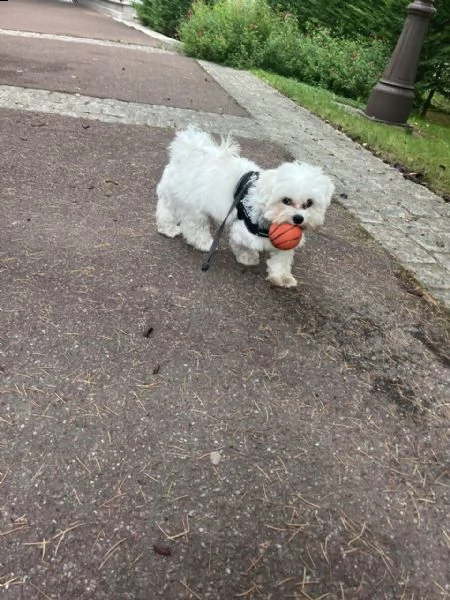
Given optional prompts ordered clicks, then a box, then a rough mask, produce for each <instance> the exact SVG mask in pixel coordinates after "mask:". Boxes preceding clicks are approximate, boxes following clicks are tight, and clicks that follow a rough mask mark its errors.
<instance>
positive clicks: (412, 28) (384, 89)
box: [365, 0, 436, 125]
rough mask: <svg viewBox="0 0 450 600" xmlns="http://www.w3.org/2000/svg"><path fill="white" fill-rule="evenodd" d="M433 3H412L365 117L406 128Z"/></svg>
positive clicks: (422, 0)
mask: <svg viewBox="0 0 450 600" xmlns="http://www.w3.org/2000/svg"><path fill="white" fill-rule="evenodd" d="M435 12H436V9H435V7H434V5H433V0H413V2H412V3H411V4H410V5H409V6H408V8H407V13H408V16H407V17H406V21H405V24H404V26H403V31H402V33H401V35H400V37H399V39H398V42H397V46H396V47H395V50H394V52H393V54H392V56H391V60H390V61H389V64H388V66H387V67H386V69H385V70H384V73H383V75H382V76H381V79H380V81H379V82H378V83H377V85H376V86H375V87H374V88H373V90H372V93H371V95H370V98H369V102H368V104H367V108H366V110H365V114H366V116H368V117H371V118H373V119H375V120H377V121H384V122H386V123H392V124H396V125H405V124H406V121H407V120H408V117H409V114H410V112H411V108H412V105H413V102H414V84H415V82H416V76H417V69H418V66H419V59H420V52H421V50H422V46H423V41H424V39H425V34H426V32H427V29H428V23H429V21H430V19H431V17H432V16H433V15H434V14H435Z"/></svg>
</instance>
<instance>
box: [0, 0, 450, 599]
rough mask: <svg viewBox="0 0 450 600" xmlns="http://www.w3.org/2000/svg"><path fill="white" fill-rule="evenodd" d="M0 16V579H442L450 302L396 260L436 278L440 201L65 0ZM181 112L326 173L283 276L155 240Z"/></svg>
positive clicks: (448, 550) (157, 42)
mask: <svg viewBox="0 0 450 600" xmlns="http://www.w3.org/2000/svg"><path fill="white" fill-rule="evenodd" d="M0 23H1V27H2V29H1V31H0V137H1V149H2V161H1V164H0V173H1V189H0V195H1V202H0V221H1V223H2V236H1V240H0V277H1V284H0V596H2V595H4V596H5V598H8V600H39V599H41V598H46V599H51V600H112V599H113V600H116V599H120V600H153V599H157V598H161V599H163V600H193V599H196V600H199V599H200V600H231V599H232V598H245V599H246V600H261V599H264V600H284V599H286V600H287V599H288V598H293V599H297V600H305V599H306V600H310V599H312V598H315V599H318V598H322V599H323V600H325V598H326V599H327V600H387V599H389V600H391V599H392V600H394V599H400V598H404V599H405V600H412V598H414V599H415V600H416V599H417V600H445V599H447V598H448V596H449V593H450V589H449V582H450V571H449V569H450V543H449V540H450V531H449V528H448V526H447V523H448V515H449V511H450V497H449V489H450V473H449V469H448V448H449V443H450V442H449V431H450V428H449V427H448V424H449V417H450V407H449V404H448V389H449V386H450V373H449V369H448V366H449V358H448V347H449V328H448V318H447V314H446V312H445V311H442V310H441V309H440V307H439V306H437V305H436V302H434V301H433V299H432V298H431V296H430V295H429V294H427V293H426V292H423V293H422V291H421V289H419V288H418V287H417V285H416V284H415V283H414V282H412V281H411V280H410V278H408V277H406V276H405V272H404V270H403V269H402V268H401V267H400V266H399V264H398V262H397V261H396V259H395V256H398V257H399V258H401V259H402V261H403V264H405V265H407V266H408V267H412V268H416V267H419V268H420V269H422V268H424V267H425V271H426V273H427V274H428V275H429V276H430V274H431V275H432V276H433V277H434V279H433V282H434V285H433V286H431V285H430V283H428V289H429V290H431V291H432V292H433V294H435V296H436V297H439V298H442V299H443V300H445V297H446V296H445V294H446V293H447V288H446V280H442V279H441V275H442V273H443V271H442V269H443V268H444V267H443V264H444V261H443V259H444V258H445V256H446V251H447V250H448V246H446V245H445V244H447V241H448V238H447V237H445V235H444V234H445V231H444V227H445V226H446V223H448V221H446V220H445V219H444V218H442V217H440V215H444V214H445V210H446V208H447V205H445V204H444V203H443V202H442V201H441V200H440V199H438V198H436V197H434V196H433V195H432V194H429V193H428V192H427V191H426V190H425V189H423V188H420V187H416V186H414V185H413V184H410V183H408V182H405V181H404V180H403V179H402V178H401V176H399V175H398V174H397V173H396V172H393V171H392V170H391V169H389V168H388V167H387V166H386V165H384V164H383V163H381V162H380V161H378V160H377V159H374V158H373V157H372V156H371V155H369V154H368V153H367V152H365V151H364V150H363V149H361V148H360V147H359V146H358V145H356V144H354V143H353V142H350V141H349V140H348V139H347V138H345V136H343V135H341V134H339V133H336V132H334V131H333V130H332V129H331V128H329V127H328V126H326V125H325V124H323V123H322V122H321V121H318V120H317V119H315V118H313V117H311V115H309V113H307V112H306V111H303V110H302V109H299V108H297V107H295V106H294V105H293V104H292V103H291V102H289V101H287V100H286V99H284V98H283V97H281V96H280V95H279V94H277V93H276V92H273V91H272V90H271V89H270V88H268V87H267V86H265V85H264V84H262V83H261V82H260V81H258V80H257V79H256V78H254V77H252V76H251V75H248V74H246V73H242V72H236V71H233V70H230V69H226V68H222V67H218V66H216V65H212V64H208V63H204V62H200V63H199V62H197V61H194V60H190V59H187V58H186V57H183V56H180V55H178V54H177V53H175V52H174V51H173V45H170V44H169V43H166V42H165V40H164V39H161V38H158V39H156V38H152V37H150V36H148V35H145V34H144V33H142V32H140V31H134V30H133V29H131V28H128V27H125V26H124V25H123V24H120V23H117V22H115V21H112V20H111V19H110V18H106V17H105V16H103V15H99V14H98V13H93V12H92V11H90V10H89V9H87V8H85V7H83V6H81V5H80V4H72V3H69V2H58V1H57V0H39V2H36V0H11V2H0ZM191 123H197V124H199V125H201V126H202V127H205V128H207V129H208V130H210V131H213V132H217V133H228V132H229V131H230V130H231V131H233V132H234V133H235V134H236V135H238V136H239V141H240V144H241V146H242V150H243V153H244V154H245V155H246V156H249V157H250V158H251V159H253V160H255V161H256V162H257V163H258V164H260V165H261V166H262V167H264V168H269V167H272V166H275V165H277V164H278V163H279V162H280V161H283V160H286V159H289V158H290V157H291V155H292V154H294V155H295V156H297V157H298V158H300V159H307V160H311V161H312V162H319V163H321V164H324V166H325V168H326V169H327V171H329V172H330V173H331V175H332V176H333V177H334V179H335V181H336V184H337V200H338V202H334V203H333V204H332V206H331V207H330V210H329V213H328V218H327V221H326V223H325V226H324V227H323V228H322V229H321V230H320V231H319V232H317V233H315V234H313V235H308V236H307V238H308V239H307V243H306V244H305V246H304V248H302V251H301V252H299V253H298V258H297V259H296V261H295V264H294V267H293V268H294V273H295V275H296V277H297V279H298V280H299V286H298V288H297V289H295V290H281V289H275V288H273V287H271V286H270V285H268V283H267V282H266V281H265V268H264V264H261V265H258V266H255V267H251V268H244V267H242V266H240V265H237V264H236V262H235V261H234V258H233V257H232V255H231V253H230V252H229V249H228V248H227V246H226V243H224V244H223V245H222V247H221V249H220V251H219V252H218V253H217V255H216V256H215V259H214V265H213V267H212V268H211V269H210V270H209V271H208V273H202V272H201V269H200V267H201V260H202V257H201V254H200V253H198V252H196V251H195V250H193V249H192V248H190V247H188V246H187V245H186V244H184V243H183V242H182V241H181V240H178V239H176V240H169V239H167V238H164V237H163V236H160V235H158V233H157V231H156V226H155V221H154V207H155V187H156V184H157V182H158V180H159V178H160V176H161V173H162V170H163V168H164V166H165V164H166V161H167V152H166V151H167V145H168V143H169V142H170V140H171V139H172V138H173V131H174V128H178V127H184V126H185V125H188V124H191ZM344 195H345V197H344ZM344 203H345V205H346V207H347V208H344V207H343V206H342V204H344ZM350 213H353V214H354V215H356V216H357V217H358V218H357V219H355V218H354V217H353V216H352V214H350ZM361 223H362V224H363V225H364V227H365V228H366V229H367V230H370V231H373V232H374V234H375V235H377V236H378V237H379V238H380V239H381V238H382V237H383V235H385V236H386V238H387V239H386V240H384V241H383V244H384V245H385V247H386V248H388V249H389V250H390V253H388V252H386V251H385V250H384V249H383V248H382V247H381V246H380V244H379V243H378V242H376V241H375V240H374V239H372V238H371V237H370V236H368V235H367V234H366V233H365V232H364V231H363V230H362V229H361ZM419 226H422V227H425V226H426V230H425V231H423V233H424V235H423V236H422V235H421V233H420V232H421V230H420V228H419ZM431 227H433V228H434V229H431ZM438 227H439V230H438V229H437V228H438ZM402 228H403V229H404V233H402V234H401V235H399V232H402ZM411 228H412V229H411ZM395 236H397V237H395ZM416 238H417V239H416ZM395 240H397V242H395ZM394 244H396V247H395V248H394V247H393V246H394ZM408 245H409V246H408ZM410 246H411V247H412V249H411V248H410ZM393 256H394V258H393ZM430 281H431V280H430ZM423 296H425V297H423ZM2 597H3V596H2Z"/></svg>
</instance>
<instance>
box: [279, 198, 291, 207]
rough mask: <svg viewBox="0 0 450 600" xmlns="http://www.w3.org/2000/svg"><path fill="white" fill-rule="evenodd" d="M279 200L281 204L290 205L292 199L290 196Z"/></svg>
mask: <svg viewBox="0 0 450 600" xmlns="http://www.w3.org/2000/svg"><path fill="white" fill-rule="evenodd" d="M281 202H282V203H283V204H286V206H291V204H292V200H291V199H290V198H283V200H282V201H281Z"/></svg>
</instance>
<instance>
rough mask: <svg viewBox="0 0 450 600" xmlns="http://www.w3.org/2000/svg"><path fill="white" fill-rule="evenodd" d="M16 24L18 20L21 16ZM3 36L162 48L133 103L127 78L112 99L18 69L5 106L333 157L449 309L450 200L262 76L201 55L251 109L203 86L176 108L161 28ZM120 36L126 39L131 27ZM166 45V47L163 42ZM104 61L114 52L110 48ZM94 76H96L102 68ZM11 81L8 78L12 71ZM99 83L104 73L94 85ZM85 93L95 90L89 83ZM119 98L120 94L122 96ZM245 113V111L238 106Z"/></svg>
mask: <svg viewBox="0 0 450 600" xmlns="http://www.w3.org/2000/svg"><path fill="white" fill-rule="evenodd" d="M15 22H16V21H14V20H13V23H15ZM111 22H112V23H114V21H111ZM41 29H42V27H41ZM131 31H134V30H133V29H131ZM0 34H2V35H5V36H11V40H12V43H14V44H15V45H17V43H18V42H19V41H20V40H21V39H27V38H31V39H36V40H53V41H63V42H71V43H77V44H80V43H82V44H90V45H96V46H98V47H102V46H106V47H107V48H117V49H118V52H123V51H133V50H134V51H136V52H152V53H158V55H161V60H160V64H159V68H158V70H156V71H155V73H157V74H158V76H157V79H156V80H155V81H153V82H152V81H151V80H150V81H148V76H149V74H147V75H146V76H145V74H144V73H143V72H139V71H134V72H132V73H130V78H134V79H135V80H136V79H138V80H142V78H143V77H145V78H146V79H147V83H148V85H146V88H145V93H144V94H143V96H142V97H141V98H139V97H138V98H137V100H138V102H135V101H134V102H133V101H131V97H127V94H126V93H124V92H126V89H128V86H127V85H126V82H125V85H124V91H123V92H122V94H124V97H123V98H120V96H121V93H120V92H119V94H118V95H117V93H114V88H112V89H111V90H108V88H107V86H106V85H103V86H102V94H105V96H106V98H105V100H103V101H102V100H100V99H99V98H97V97H93V96H90V95H89V94H87V95H86V94H80V93H77V95H76V97H75V98H74V97H73V96H72V95H67V94H64V93H59V94H58V93H54V92H50V93H46V92H45V91H42V86H43V84H44V86H45V82H44V81H43V80H42V76H41V75H40V74H39V75H38V80H36V83H37V81H39V82H40V85H39V89H33V86H32V82H31V84H30V85H31V87H30V86H27V87H26V88H22V87H21V86H11V83H15V82H16V81H18V80H19V79H20V78H18V77H13V74H11V75H10V77H9V79H10V81H9V82H8V85H2V86H0V102H1V105H2V106H4V107H9V108H14V107H16V108H18V107H20V108H23V109H25V110H39V111H43V112H49V113H57V114H58V113H59V114H63V115H68V116H82V117H85V118H89V119H100V120H103V121H107V122H111V121H114V122H122V123H128V124H147V125H152V126H157V127H167V126H168V127H175V128H180V127H184V126H186V125H188V124H192V123H196V124H198V125H199V126H201V127H203V128H205V129H207V130H210V131H212V132H215V133H228V132H229V131H233V132H234V133H235V135H237V136H243V137H252V138H255V137H257V138H259V139H262V140H271V141H274V142H276V143H277V144H279V145H281V146H283V147H284V148H286V150H288V151H289V152H290V153H291V155H292V156H294V157H295V158H297V159H298V160H305V161H310V162H312V163H317V164H321V165H324V166H325V168H326V169H327V171H328V172H329V173H330V174H331V175H332V176H333V177H334V179H335V182H336V189H337V192H336V199H337V201H338V202H340V203H341V204H342V205H343V206H345V208H347V209H348V210H349V211H350V212H351V213H352V214H353V215H354V216H355V217H357V218H358V220H359V221H360V223H361V225H362V227H363V228H364V229H366V231H368V232H369V233H370V235H372V236H373V237H374V238H375V239H376V240H377V241H378V242H380V244H381V245H382V246H383V247H384V248H386V250H387V251H388V252H390V253H391V254H392V255H393V256H394V257H395V258H396V259H397V260H398V261H399V262H400V264H402V265H403V266H404V267H405V268H406V269H407V270H408V271H409V272H411V273H412V274H413V275H414V277H415V278H416V279H417V281H418V282H420V284H421V285H422V286H423V287H424V288H426V289H427V290H428V291H429V292H430V293H431V294H432V295H433V296H434V297H435V298H436V299H438V300H439V301H441V302H443V303H444V305H446V306H447V307H450V204H449V203H446V202H445V201H444V200H443V199H442V198H441V197H438V196H436V195H435V194H433V193H432V192H430V191H429V190H427V189H426V188H424V187H421V186H418V185H416V184H414V183H412V182H409V181H407V180H405V179H404V178H403V176H402V175H401V174H400V173H398V172H397V171H396V170H394V169H392V168H390V167H389V166H387V165H386V164H385V163H383V162H382V161H381V160H380V159H378V158H376V157H374V156H373V155H372V154H371V153H370V152H368V151H367V150H365V149H364V148H363V147H362V146H361V145H359V144H356V143H354V142H352V141H351V140H350V139H349V138H347V137H346V136H345V135H344V134H342V133H341V132H339V131H336V130H335V129H333V128H332V127H331V126H329V125H327V124H326V123H324V122H323V121H321V120H320V119H318V118H316V117H314V116H313V115H311V113H309V112H308V111H306V110H304V109H302V108H301V107H298V106H296V105H295V104H294V103H293V102H291V101H290V100H289V99H287V98H284V97H283V96H281V95H280V94H278V93H277V92H276V91H274V90H273V89H272V88H270V87H269V86H267V85H266V84H264V83H263V82H261V81H260V80H259V79H257V78H256V77H254V76H253V75H251V74H249V73H247V72H242V71H236V70H233V69H228V68H225V67H221V66H218V65H214V64H210V63H207V62H205V61H200V63H199V64H200V65H201V66H202V67H203V69H204V70H205V71H206V72H207V73H208V74H209V75H210V76H211V79H212V80H213V81H215V82H217V83H218V84H219V86H220V87H221V88H222V89H223V90H225V91H226V92H227V94H229V96H231V98H234V99H235V100H236V102H237V104H238V105H239V106H240V107H242V108H244V109H245V111H246V113H247V116H242V117H237V118H236V117H235V116H233V114H230V106H226V104H227V100H224V99H222V103H223V105H224V106H223V108H222V109H219V114H217V111H216V107H217V98H215V97H214V98H213V100H212V104H211V112H209V111H208V103H207V101H206V97H205V96H206V95H207V92H206V90H204V89H203V95H202V94H201V93H200V94H199V102H198V103H197V106H193V105H192V101H191V105H190V106H185V107H183V106H180V98H179V94H178V95H177V96H178V97H177V100H176V101H175V103H176V104H177V106H171V104H172V103H173V102H171V100H170V97H169V99H168V100H167V102H166V103H165V105H161V98H160V92H159V90H160V87H159V86H160V84H161V81H160V75H159V74H160V73H161V72H163V71H164V70H167V68H169V69H170V64H171V61H170V56H172V55H173V54H174V51H173V50H171V49H169V46H168V44H164V42H161V38H160V36H158V37H157V38H152V35H151V32H149V35H148V36H147V39H148V40H150V41H149V42H148V46H147V47H146V46H143V45H142V44H140V45H139V44H135V43H131V42H130V43H128V45H127V46H125V48H126V50H124V44H123V43H118V42H112V41H109V40H105V41H102V40H99V39H92V38H88V37H86V38H84V39H82V38H79V37H71V36H67V35H55V34H48V33H36V32H28V33H27V32H20V31H15V30H11V29H10V30H5V29H3V30H0ZM135 35H136V36H138V39H139V40H140V42H142V41H143V39H144V38H145V36H144V34H143V33H141V32H137V31H136V32H135ZM135 35H133V34H131V37H130V40H134V39H135ZM121 37H124V36H123V33H121ZM4 39H5V38H4ZM6 39H7V38H6ZM125 40H126V41H127V42H128V36H125ZM152 44H154V46H153V45H152ZM164 45H165V48H164V47H163V48H161V46H164ZM27 47H28V49H29V52H30V53H31V54H30V56H31V55H32V53H33V49H32V47H30V46H29V44H28V45H27ZM86 48H87V47H86ZM41 51H42V50H41ZM50 51H51V49H50V48H49V52H50ZM86 51H87V52H88V50H86ZM164 57H166V59H164ZM53 60H56V61H57V58H55V57H53ZM61 60H63V58H61ZM105 60H109V58H108V56H107V55H105ZM176 64H177V65H178V68H179V69H180V70H179V75H178V76H177V79H176V81H177V85H179V86H181V87H183V86H185V87H186V88H189V87H192V86H197V85H198V78H192V76H191V75H192V73H191V71H192V67H190V68H186V65H187V64H189V65H191V64H192V63H191V62H189V63H188V61H186V64H183V59H180V57H179V56H177V61H176ZM183 73H184V77H183ZM93 77H94V78H95V77H96V74H95V72H94V73H93ZM150 77H151V75H150ZM50 79H51V81H50V84H49V86H50V89H52V90H55V89H58V86H56V87H55V82H54V77H51V78H50ZM3 81H4V82H5V78H3ZM97 83H98V82H97V81H96V82H95V85H97ZM113 85H114V84H113ZM94 87H95V86H94ZM61 89H62V90H64V91H67V92H72V93H73V92H74V91H75V88H74V86H72V89H64V86H62V88H61ZM152 90H153V94H152V93H151V91H152ZM86 91H89V86H87V90H86ZM149 91H150V95H149ZM187 91H188V94H187V96H186V97H188V95H189V90H187ZM199 91H200V92H201V91H202V89H200V90H199ZM108 92H109V93H108ZM138 96H139V95H138ZM146 96H147V97H146ZM113 97H114V98H116V99H115V100H113V99H112V98H113ZM200 98H201V101H200ZM134 99H136V94H134ZM121 100H124V101H121ZM228 104H229V101H228ZM219 106H220V103H219ZM233 112H234V111H231V113H233ZM237 112H238V113H239V110H238V111H237Z"/></svg>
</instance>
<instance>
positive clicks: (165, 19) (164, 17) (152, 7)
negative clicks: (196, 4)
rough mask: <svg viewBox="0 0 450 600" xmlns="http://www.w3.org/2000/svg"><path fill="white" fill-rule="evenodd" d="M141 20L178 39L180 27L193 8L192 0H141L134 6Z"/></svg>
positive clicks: (156, 29)
mask: <svg viewBox="0 0 450 600" xmlns="http://www.w3.org/2000/svg"><path fill="white" fill-rule="evenodd" d="M133 6H134V8H135V10H136V14H137V16H138V17H139V19H140V20H141V21H142V22H143V23H144V25H147V26H148V27H151V28H152V29H154V30H155V31H159V32H160V33H163V34H164V35H168V36H170V37H177V35H178V26H179V24H180V22H181V20H182V19H184V18H185V17H186V15H187V13H188V11H189V8H190V6H191V0H139V1H137V2H135V3H134V4H133Z"/></svg>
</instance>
